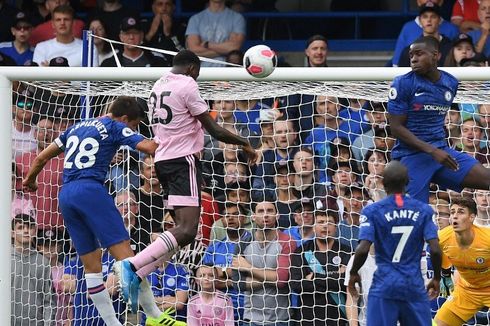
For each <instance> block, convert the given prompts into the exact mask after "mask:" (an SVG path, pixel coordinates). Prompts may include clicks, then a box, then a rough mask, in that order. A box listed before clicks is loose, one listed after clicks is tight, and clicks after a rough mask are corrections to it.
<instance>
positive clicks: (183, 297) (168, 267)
mask: <svg viewBox="0 0 490 326" xmlns="http://www.w3.org/2000/svg"><path fill="white" fill-rule="evenodd" d="M157 237H158V235H157V234H155V233H153V234H152V240H155V239H156V238H157ZM184 266H185V265H181V264H179V263H178V262H176V261H175V259H171V260H163V261H162V265H161V266H160V267H158V268H157V269H156V270H155V271H154V272H152V273H151V274H150V275H148V281H149V282H150V285H151V290H152V291H153V296H154V297H155V300H156V303H157V305H158V307H159V308H160V309H161V310H162V311H164V310H166V309H167V308H173V309H174V310H175V316H174V317H175V319H177V320H185V317H186V303H187V298H188V295H189V281H188V280H189V273H188V271H187V270H186V268H185V267H184ZM145 321H146V316H145V315H144V314H143V316H142V320H141V325H145Z"/></svg>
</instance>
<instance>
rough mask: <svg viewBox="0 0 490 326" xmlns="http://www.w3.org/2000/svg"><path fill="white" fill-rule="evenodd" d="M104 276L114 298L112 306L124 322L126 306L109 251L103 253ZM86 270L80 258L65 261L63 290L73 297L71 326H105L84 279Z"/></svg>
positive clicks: (75, 256)
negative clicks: (121, 297)
mask: <svg viewBox="0 0 490 326" xmlns="http://www.w3.org/2000/svg"><path fill="white" fill-rule="evenodd" d="M101 261H102V272H101V273H102V275H103V279H104V286H105V287H106V289H107V291H108V292H109V295H110V296H111V298H112V304H113V306H114V310H115V312H116V315H117V318H118V319H119V321H122V318H123V316H122V313H123V312H124V310H125V309H126V304H125V303H124V302H123V301H122V299H120V297H119V292H118V289H117V282H118V278H117V276H116V275H115V274H114V272H113V266H114V263H115V262H116V260H115V259H114V258H113V257H112V256H111V255H109V252H108V251H107V250H103V252H102V258H101ZM84 275H85V274H84V268H83V264H82V260H81V259H80V256H78V255H74V256H73V257H71V258H70V259H67V260H66V261H65V270H64V274H63V277H62V284H63V290H64V292H65V293H69V294H71V295H72V297H73V300H72V301H73V313H72V314H73V317H72V320H71V326H104V325H105V323H104V321H103V320H102V317H100V315H99V312H98V311H97V309H96V308H95V305H94V303H93V301H92V299H90V294H89V292H88V290H87V282H86V279H85V277H84Z"/></svg>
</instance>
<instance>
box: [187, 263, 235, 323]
mask: <svg viewBox="0 0 490 326" xmlns="http://www.w3.org/2000/svg"><path fill="white" fill-rule="evenodd" d="M196 277H197V283H198V285H199V289H200V291H199V293H198V294H197V295H195V296H193V297H192V298H191V299H190V300H189V304H188V313H187V325H188V326H200V325H214V326H234V325H235V322H234V316H233V304H232V302H231V300H230V298H229V297H228V296H226V294H224V293H222V292H221V291H216V283H217V280H218V272H217V269H216V268H215V267H214V266H207V265H201V267H199V269H198V270H197V274H196Z"/></svg>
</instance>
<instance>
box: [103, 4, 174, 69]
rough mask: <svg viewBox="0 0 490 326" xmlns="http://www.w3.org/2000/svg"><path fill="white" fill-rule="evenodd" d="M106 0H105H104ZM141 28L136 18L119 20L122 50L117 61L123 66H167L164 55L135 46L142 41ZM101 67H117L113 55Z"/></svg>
mask: <svg viewBox="0 0 490 326" xmlns="http://www.w3.org/2000/svg"><path fill="white" fill-rule="evenodd" d="M106 1H107V0H106ZM143 37H144V34H143V29H142V27H141V24H140V22H139V21H138V18H135V17H126V18H124V19H123V20H122V21H121V32H120V34H119V39H120V40H121V42H123V43H124V49H123V51H122V52H119V53H117V58H118V59H119V63H120V64H121V66H123V67H169V66H171V64H170V62H168V61H167V60H166V59H165V57H164V56H163V55H162V54H160V53H157V52H149V51H143V50H142V49H141V48H139V47H137V46H139V45H141V44H142V43H143ZM101 66H102V67H117V62H116V59H115V57H114V56H112V57H110V58H108V59H105V60H104V61H103V62H102V63H101Z"/></svg>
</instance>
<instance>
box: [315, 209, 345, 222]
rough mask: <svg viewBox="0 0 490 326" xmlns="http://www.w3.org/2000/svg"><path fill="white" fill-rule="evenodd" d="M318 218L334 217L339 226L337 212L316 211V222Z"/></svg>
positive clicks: (327, 210) (328, 210) (330, 210)
mask: <svg viewBox="0 0 490 326" xmlns="http://www.w3.org/2000/svg"><path fill="white" fill-rule="evenodd" d="M318 216H326V217H329V216H330V217H333V219H334V221H335V224H339V213H338V212H337V211H334V210H333V209H326V210H323V209H322V210H316V211H315V220H316V218H317V217H318Z"/></svg>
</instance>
